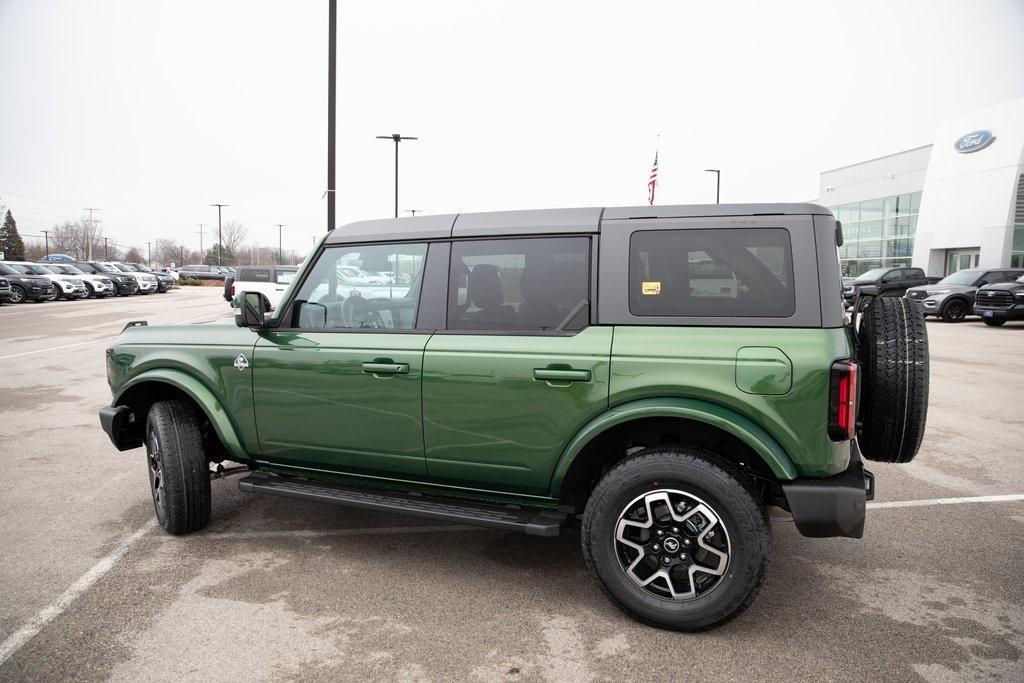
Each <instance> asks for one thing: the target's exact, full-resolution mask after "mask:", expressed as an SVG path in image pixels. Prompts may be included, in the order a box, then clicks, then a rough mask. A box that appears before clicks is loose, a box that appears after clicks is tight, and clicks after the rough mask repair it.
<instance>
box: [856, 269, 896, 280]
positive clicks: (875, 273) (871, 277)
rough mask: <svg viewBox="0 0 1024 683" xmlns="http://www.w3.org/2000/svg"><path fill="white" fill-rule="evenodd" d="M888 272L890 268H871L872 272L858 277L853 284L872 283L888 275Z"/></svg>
mask: <svg viewBox="0 0 1024 683" xmlns="http://www.w3.org/2000/svg"><path fill="white" fill-rule="evenodd" d="M890 270H891V269H890V268H873V269H872V270H869V271H868V272H866V273H864V274H863V275H858V276H857V279H856V280H854V282H874V281H875V280H877V279H878V278H880V277H882V276H883V275H885V274H886V273H888V272H889V271H890Z"/></svg>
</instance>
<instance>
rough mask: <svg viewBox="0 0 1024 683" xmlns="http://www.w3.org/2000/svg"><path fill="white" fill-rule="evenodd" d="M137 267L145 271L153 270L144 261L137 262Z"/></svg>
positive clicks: (150, 271)
mask: <svg viewBox="0 0 1024 683" xmlns="http://www.w3.org/2000/svg"><path fill="white" fill-rule="evenodd" d="M135 269H136V270H141V271H142V272H143V273H152V272H153V271H152V270H150V268H149V266H147V265H145V264H144V263H139V264H137V265H136V266H135Z"/></svg>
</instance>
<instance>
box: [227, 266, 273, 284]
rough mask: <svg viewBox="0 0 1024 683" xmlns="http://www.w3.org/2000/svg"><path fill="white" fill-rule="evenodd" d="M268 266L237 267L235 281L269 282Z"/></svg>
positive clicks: (269, 271) (270, 271)
mask: <svg viewBox="0 0 1024 683" xmlns="http://www.w3.org/2000/svg"><path fill="white" fill-rule="evenodd" d="M272 272H273V271H272V270H271V269H270V268H239V269H238V274H237V275H236V276H235V281H236V282H270V278H271V273H272Z"/></svg>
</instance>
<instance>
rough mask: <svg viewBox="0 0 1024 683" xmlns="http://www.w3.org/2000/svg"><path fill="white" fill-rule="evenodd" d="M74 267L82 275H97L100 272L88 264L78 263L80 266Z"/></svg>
mask: <svg viewBox="0 0 1024 683" xmlns="http://www.w3.org/2000/svg"><path fill="white" fill-rule="evenodd" d="M75 267H76V268H78V269H79V270H80V271H82V272H83V273H99V272H100V269H99V268H97V267H96V266H91V265H89V264H88V263H80V264H78V265H77V266H75Z"/></svg>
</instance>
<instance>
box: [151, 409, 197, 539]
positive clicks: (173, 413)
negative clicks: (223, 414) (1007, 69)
mask: <svg viewBox="0 0 1024 683" xmlns="http://www.w3.org/2000/svg"><path fill="white" fill-rule="evenodd" d="M146 464H147V466H148V469H149V484H150V487H149V489H150V494H152V497H153V508H154V510H155V511H156V518H157V521H158V522H159V523H160V526H162V527H163V528H164V530H166V531H167V532H168V533H170V534H176V535H177V534H187V533H189V532H192V531H198V530H199V529H202V528H203V527H205V526H206V525H207V524H208V523H209V522H210V467H209V465H208V464H207V462H206V454H205V452H204V451H203V439H202V432H201V429H200V421H199V415H198V413H197V412H196V409H195V407H194V406H193V405H192V404H191V403H189V402H188V401H186V400H182V399H176V400H172V401H159V402H157V403H154V404H153V407H152V408H150V410H149V416H148V418H147V419H146Z"/></svg>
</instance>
